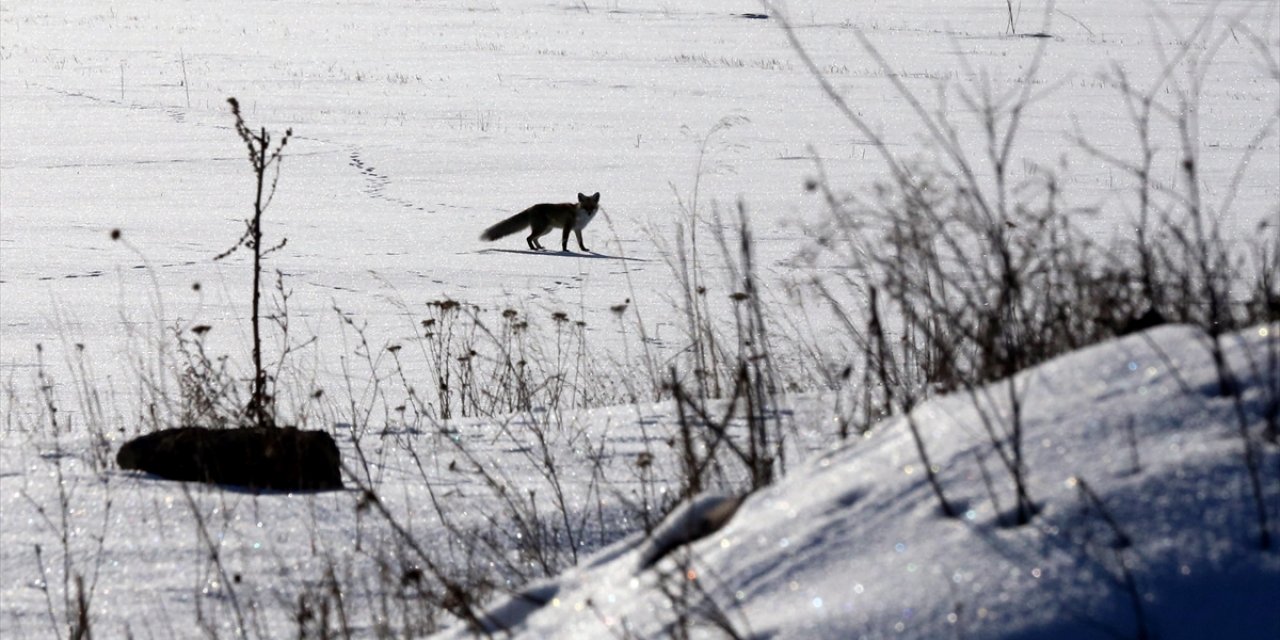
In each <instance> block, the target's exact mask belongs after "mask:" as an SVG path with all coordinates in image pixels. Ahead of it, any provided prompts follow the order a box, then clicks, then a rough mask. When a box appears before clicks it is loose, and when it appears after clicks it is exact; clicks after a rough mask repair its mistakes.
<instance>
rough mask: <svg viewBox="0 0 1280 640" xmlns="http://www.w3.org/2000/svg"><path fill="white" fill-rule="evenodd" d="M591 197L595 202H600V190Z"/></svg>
mask: <svg viewBox="0 0 1280 640" xmlns="http://www.w3.org/2000/svg"><path fill="white" fill-rule="evenodd" d="M591 199H592V200H593V201H595V202H600V192H599V191H597V192H596V194H595V195H594V196H591Z"/></svg>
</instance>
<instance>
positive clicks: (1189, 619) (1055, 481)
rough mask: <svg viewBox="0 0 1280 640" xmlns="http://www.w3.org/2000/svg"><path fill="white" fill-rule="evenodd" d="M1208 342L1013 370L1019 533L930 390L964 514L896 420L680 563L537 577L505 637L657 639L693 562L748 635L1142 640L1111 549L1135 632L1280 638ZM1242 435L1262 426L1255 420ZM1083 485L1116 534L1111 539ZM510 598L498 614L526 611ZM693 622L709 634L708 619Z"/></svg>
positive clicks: (962, 408) (1195, 338)
mask: <svg viewBox="0 0 1280 640" xmlns="http://www.w3.org/2000/svg"><path fill="white" fill-rule="evenodd" d="M1274 332H1275V327H1274V326H1273V327H1271V329H1270V331H1269V332H1268V331H1267V330H1265V329H1255V330H1251V331H1248V332H1245V333H1243V334H1240V335H1237V336H1228V337H1227V339H1226V341H1227V343H1228V345H1229V353H1230V361H1231V363H1232V366H1233V367H1234V368H1235V370H1236V371H1241V372H1248V371H1250V364H1249V358H1248V356H1247V354H1249V353H1250V352H1252V353H1253V354H1254V355H1255V356H1257V355H1261V354H1262V353H1263V348H1264V346H1265V344H1266V343H1267V341H1268V340H1271V341H1274V340H1276V337H1275V334H1274ZM1204 345H1205V338H1204V335H1203V334H1202V333H1201V332H1199V331H1197V330H1194V329H1191V328H1185V327H1168V328H1162V329H1158V330H1155V331H1153V332H1151V333H1150V334H1149V335H1146V336H1132V337H1129V338H1126V339H1123V340H1119V341H1115V342H1111V343H1107V344H1103V345H1098V346H1096V347H1092V348H1089V349H1086V350H1084V351H1081V352H1079V353H1074V354H1071V355H1068V356H1065V357H1062V358H1059V359H1057V360H1055V361H1053V362H1050V363H1047V364H1045V365H1044V366H1041V367H1039V368H1036V369H1034V370H1032V371H1028V372H1025V373H1023V374H1022V375H1020V376H1019V377H1018V385H1019V387H1020V389H1022V390H1023V392H1024V393H1025V396H1024V400H1025V407H1026V413H1025V428H1026V432H1025V433H1026V442H1027V449H1028V452H1027V466H1028V469H1029V472H1030V477H1031V484H1030V493H1031V495H1032V496H1033V499H1034V500H1035V501H1036V503H1037V504H1038V505H1039V506H1040V514H1039V515H1038V516H1037V517H1036V518H1035V519H1034V520H1033V522H1032V523H1031V524H1029V525H1026V526H1023V527H1016V528H1015V527H1006V526H1001V525H999V524H998V522H997V518H996V514H995V513H994V509H993V508H992V503H991V501H990V499H989V498H988V496H987V491H986V489H985V488H984V484H983V481H982V478H981V472H980V470H979V469H978V467H977V463H976V462H975V456H974V453H975V452H981V453H983V455H985V456H986V457H987V466H988V468H989V472H990V473H992V474H993V476H994V478H995V482H996V485H997V487H998V491H1001V492H1002V493H1001V496H1000V497H1001V499H1002V500H1003V502H1002V504H1004V505H1009V504H1011V503H1012V499H1011V496H1010V494H1009V493H1008V491H1007V488H1008V485H1007V483H1005V482H1004V479H1003V476H1002V471H1001V470H1000V469H999V468H998V465H997V463H995V462H994V458H993V457H992V456H991V453H990V448H991V447H990V444H989V442H988V441H987V440H986V437H985V436H984V435H983V431H982V427H981V425H980V418H979V417H978V415H977V413H976V412H975V410H974V408H973V404H972V402H971V401H970V399H968V398H967V397H964V396H951V397H946V398H940V399H937V400H935V401H932V402H930V403H928V404H926V405H924V406H921V407H920V408H919V409H918V410H917V412H916V414H915V416H916V419H917V420H919V421H920V424H921V426H922V428H923V429H924V430H925V433H927V434H928V435H927V439H928V445H929V447H930V449H931V454H932V455H933V456H934V460H936V461H937V462H936V464H937V466H938V467H939V468H940V470H941V478H942V481H943V483H944V487H945V490H946V491H947V493H948V497H949V499H951V500H953V501H955V502H956V503H958V504H960V505H964V506H963V507H962V509H963V511H964V515H963V517H961V518H958V519H948V518H944V517H941V515H940V512H939V509H938V503H937V502H936V501H935V500H934V498H933V494H932V493H931V492H930V490H929V488H928V486H927V485H926V483H925V482H924V478H923V474H922V473H920V469H919V460H918V458H917V456H916V454H915V449H914V445H913V444H912V442H911V440H910V436H909V434H908V431H907V429H906V428H905V424H904V422H903V421H902V420H900V419H898V420H891V421H888V422H885V423H883V424H881V425H879V426H877V427H876V428H875V429H874V430H873V431H872V432H871V433H870V434H869V435H868V436H867V437H866V438H865V439H863V440H859V441H855V442H850V443H848V444H845V445H843V446H841V447H838V448H836V449H833V450H831V451H829V452H826V453H824V454H822V455H820V456H817V457H816V458H815V459H813V460H811V461H810V462H809V463H808V464H807V465H806V466H805V467H804V469H802V470H799V471H797V472H795V473H793V474H791V475H790V476H789V477H787V478H786V479H785V480H783V481H782V482H780V483H778V484H777V485H775V486H773V487H770V488H769V489H767V490H765V491H762V492H760V493H759V494H757V495H753V496H750V497H749V498H748V499H747V500H746V502H745V503H744V504H743V505H742V506H741V508H740V509H739V510H738V512H737V514H736V515H734V517H733V519H732V520H731V521H730V522H729V524H728V525H727V526H726V527H725V528H724V529H722V530H720V531H718V532H716V533H714V534H712V535H711V536H710V537H708V538H706V539H704V540H702V541H700V542H698V543H696V544H694V545H693V546H692V547H691V549H690V550H689V553H688V554H686V555H684V556H682V555H681V554H679V553H677V554H673V555H672V556H671V557H669V558H667V559H666V560H663V561H662V562H661V563H659V564H658V565H657V566H656V567H655V568H653V569H648V570H642V569H641V568H640V558H641V555H642V554H643V550H644V548H645V545H644V544H643V543H642V542H641V541H639V540H632V541H631V544H632V545H634V546H633V547H632V548H631V549H630V550H628V551H626V552H619V551H618V550H617V549H611V550H608V551H605V552H602V555H601V557H600V558H599V559H596V560H588V561H587V562H586V563H585V566H584V567H583V568H580V569H575V570H572V571H570V572H568V573H566V574H565V575H563V576H562V577H561V578H559V579H558V580H557V581H555V583H554V584H555V585H556V587H558V588H557V589H551V588H549V586H548V585H547V584H545V583H544V584H542V585H541V586H540V589H539V590H535V592H539V591H540V592H541V593H543V594H547V593H554V598H555V599H554V600H551V601H550V603H549V604H547V605H546V606H543V607H541V608H540V609H539V610H538V611H537V612H536V613H532V614H531V615H528V616H527V620H524V623H523V625H521V626H517V627H516V629H517V631H518V633H517V637H528V638H551V637H556V638H584V637H608V636H610V635H613V636H622V637H654V638H657V637H666V636H668V635H669V634H670V633H672V629H673V628H675V627H674V619H675V617H674V614H673V613H672V611H671V599H669V598H668V597H667V596H665V595H663V593H662V589H660V588H659V586H658V585H661V584H667V585H668V587H667V588H668V589H672V587H671V585H677V586H678V585H679V583H680V582H682V581H684V580H685V579H687V576H688V575H696V578H697V583H698V584H699V585H700V587H701V588H702V589H705V590H706V593H707V594H709V597H710V598H711V600H712V601H713V602H715V605H716V606H717V607H718V608H719V609H720V610H722V611H723V613H724V615H725V616H726V618H727V620H728V621H729V622H730V623H731V624H732V627H733V628H734V629H735V630H736V631H737V632H738V633H739V634H741V637H779V638H947V637H960V638H1109V637H1130V638H1132V637H1139V634H1138V629H1139V627H1138V618H1137V616H1136V615H1135V605H1134V603H1133V602H1132V600H1131V598H1130V594H1129V592H1128V591H1127V589H1126V588H1125V586H1124V585H1125V578H1124V573H1123V571H1122V570H1121V569H1120V566H1121V565H1120V564H1119V563H1120V562H1123V563H1124V566H1125V567H1127V571H1128V572H1129V573H1130V574H1131V575H1132V580H1133V582H1134V584H1135V585H1136V592H1137V594H1138V596H1139V598H1140V602H1139V603H1138V606H1139V607H1140V610H1141V612H1142V613H1141V616H1142V624H1143V625H1145V630H1146V633H1147V634H1148V635H1147V637H1159V638H1259V639H1262V638H1275V637H1277V635H1278V634H1280V607H1277V606H1276V603H1277V602H1280V556H1278V555H1277V554H1276V552H1275V551H1274V550H1273V551H1270V552H1262V551H1259V549H1258V546H1257V544H1258V535H1257V534H1258V529H1257V522H1256V520H1255V519H1254V512H1253V507H1252V504H1253V503H1252V501H1251V498H1250V493H1249V488H1248V483H1247V476H1246V474H1245V467H1244V463H1243V456H1242V448H1241V442H1240V439H1239V435H1238V431H1237V429H1238V427H1237V426H1236V423H1235V419H1236V418H1235V413H1234V409H1233V405H1232V402H1231V401H1230V400H1229V399H1226V398H1222V397H1214V395H1215V394H1214V392H1213V390H1214V389H1216V384H1217V382H1216V381H1217V377H1216V373H1215V371H1214V368H1213V366H1212V362H1211V361H1210V358H1209V354H1208V351H1207V350H1206V349H1205V348H1204ZM1153 347H1155V348H1153ZM1161 352H1163V353H1165V354H1170V356H1169V357H1170V358H1171V361H1169V362H1166V361H1165V359H1164V357H1163V356H1161V355H1160V353H1161ZM1272 375H1274V374H1272ZM1179 377H1180V378H1181V379H1182V381H1183V382H1185V384H1186V385H1187V386H1189V387H1190V390H1191V392H1190V393H1186V392H1184V391H1183V390H1182V387H1181V385H1180V383H1179V382H1177V380H1176V378H1179ZM1242 380H1245V381H1247V384H1248V385H1249V390H1248V391H1246V392H1245V394H1244V400H1245V404H1246V405H1253V403H1255V402H1259V401H1260V399H1261V394H1262V390H1261V388H1260V387H1261V385H1262V384H1263V383H1264V381H1263V379H1262V378H1260V377H1257V376H1255V375H1251V374H1248V373H1244V374H1243V375H1242ZM999 387H1000V385H996V387H994V388H992V389H991V393H992V394H993V395H1000V394H1001V393H1002V390H1001V389H1000V388H999ZM1130 420H1131V421H1132V427H1133V433H1134V434H1135V436H1136V441H1137V454H1138V456H1139V458H1138V468H1137V469H1136V470H1135V469H1134V468H1133V466H1132V460H1131V457H1130V448H1129V445H1128V444H1127V436H1126V428H1125V426H1124V425H1125V424H1126V423H1127V422H1128V421H1130ZM1250 428H1251V429H1254V430H1258V429H1260V428H1261V421H1260V418H1259V416H1258V415H1257V414H1253V415H1252V417H1251V424H1250ZM1266 455H1267V457H1266V458H1265V460H1264V461H1263V464H1262V466H1263V468H1264V469H1269V470H1270V469H1274V468H1275V465H1277V464H1280V455H1278V454H1277V452H1276V450H1275V448H1274V447H1271V448H1270V449H1268V453H1267V454H1266ZM1272 478H1274V476H1272ZM1077 479H1079V480H1083V481H1084V482H1085V483H1086V484H1087V486H1088V487H1089V488H1090V489H1091V490H1092V492H1093V493H1094V494H1095V495H1096V496H1097V498H1098V499H1099V500H1100V502H1101V503H1102V505H1104V508H1105V512H1106V514H1107V516H1108V517H1110V518H1111V519H1112V520H1113V521H1114V522H1115V523H1116V525H1117V526H1118V529H1119V531H1122V532H1123V534H1124V535H1125V536H1127V537H1128V540H1129V543H1128V544H1127V545H1117V544H1115V541H1116V535H1117V534H1116V530H1115V529H1112V528H1111V526H1110V525H1109V524H1107V522H1106V520H1105V519H1104V517H1103V516H1101V515H1100V512H1099V511H1098V510H1097V509H1096V508H1093V507H1091V506H1088V503H1087V502H1086V501H1085V500H1084V499H1083V498H1082V494H1081V491H1080V489H1079V480H1077ZM1266 492H1267V504H1268V508H1269V509H1270V512H1271V513H1275V512H1276V509H1277V507H1278V506H1280V485H1277V483H1276V482H1274V479H1272V480H1270V481H1268V482H1267V488H1266ZM1273 529H1274V527H1273ZM690 571H692V572H693V574H690V573H689V572H690ZM663 575H666V576H667V578H665V579H664V578H662V577H661V576H663ZM664 580H665V582H664ZM668 592H670V591H668ZM690 601H691V602H693V603H695V604H696V603H697V602H698V598H697V597H696V596H695V597H691V598H690ZM503 606H504V605H499V606H498V607H497V608H495V610H494V613H495V616H496V617H497V618H498V619H502V616H503V615H507V616H510V617H512V618H513V619H519V618H517V617H515V616H512V613H511V611H510V609H509V607H510V605H506V606H507V607H508V609H504V608H503ZM695 608H696V607H695ZM669 625H671V626H669ZM693 625H694V626H699V627H702V628H703V629H704V630H706V631H707V633H708V634H709V635H708V637H717V635H716V633H713V632H712V629H713V627H711V626H710V625H709V624H708V620H707V619H706V618H703V619H699V618H698V617H697V616H694V620H693ZM455 635H462V636H465V635H466V634H465V633H462V634H456V633H455Z"/></svg>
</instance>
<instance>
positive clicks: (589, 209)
mask: <svg viewBox="0 0 1280 640" xmlns="http://www.w3.org/2000/svg"><path fill="white" fill-rule="evenodd" d="M578 206H579V207H581V208H582V210H583V211H584V212H586V214H587V215H589V216H594V215H595V214H596V209H599V208H600V192H599V191H597V192H596V193H595V195H591V196H584V195H582V194H581V193H579V194H578Z"/></svg>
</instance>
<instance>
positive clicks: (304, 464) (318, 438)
mask: <svg viewBox="0 0 1280 640" xmlns="http://www.w3.org/2000/svg"><path fill="white" fill-rule="evenodd" d="M116 464H118V465H120V468H121V469H137V470H139V471H145V472H147V473H151V474H155V475H157V476H160V477H161V478H167V479H169V480H184V481H190V482H208V483H212V484H225V485H236V486H241V487H247V488H250V489H269V490H275V491H298V490H303V491H319V490H325V489H341V488H342V474H341V472H340V471H339V456H338V445H337V444H336V443H334V441H333V437H332V436H330V435H329V434H327V433H325V432H323V431H301V430H298V429H295V428H293V427H280V428H273V427H251V428H243V429H206V428H203V427H182V428H178V429H165V430H163V431H157V432H155V433H150V434H147V435H145V436H141V437H138V438H134V439H133V440H130V441H129V442H126V443H124V446H122V447H120V452H119V453H117V454H116Z"/></svg>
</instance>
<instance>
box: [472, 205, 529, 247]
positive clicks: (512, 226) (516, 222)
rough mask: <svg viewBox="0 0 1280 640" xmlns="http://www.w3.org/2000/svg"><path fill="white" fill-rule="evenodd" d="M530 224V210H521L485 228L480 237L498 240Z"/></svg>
mask: <svg viewBox="0 0 1280 640" xmlns="http://www.w3.org/2000/svg"><path fill="white" fill-rule="evenodd" d="M529 224H530V222H529V215H528V212H527V211H521V212H520V213H517V214H516V215H514V216H511V217H510V218H507V219H506V220H503V221H502V222H499V223H498V224H495V225H493V226H492V227H489V228H488V229H485V230H484V233H482V234H480V239H481V240H497V239H498V238H505V237H507V236H509V235H511V234H513V233H515V232H517V231H520V230H521V229H524V228H525V227H527V226H529Z"/></svg>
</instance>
